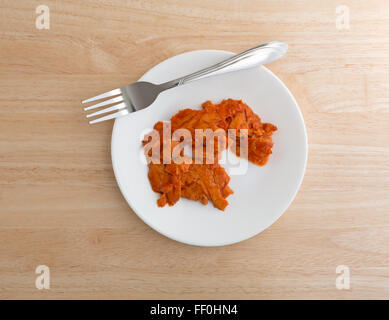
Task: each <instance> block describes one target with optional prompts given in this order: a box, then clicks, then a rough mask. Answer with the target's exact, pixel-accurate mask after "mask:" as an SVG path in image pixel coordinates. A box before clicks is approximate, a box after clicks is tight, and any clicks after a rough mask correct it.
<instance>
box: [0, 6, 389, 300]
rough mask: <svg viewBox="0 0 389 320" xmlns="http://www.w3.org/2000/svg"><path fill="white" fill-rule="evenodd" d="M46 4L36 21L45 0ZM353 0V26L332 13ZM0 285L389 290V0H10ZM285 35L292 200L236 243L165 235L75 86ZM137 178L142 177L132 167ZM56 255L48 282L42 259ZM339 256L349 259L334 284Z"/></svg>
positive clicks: (19, 292)
mask: <svg viewBox="0 0 389 320" xmlns="http://www.w3.org/2000/svg"><path fill="white" fill-rule="evenodd" d="M41 4H44V5H47V6H48V7H49V9H50V29H49V30H38V29H37V28H36V27H35V19H36V17H37V16H38V15H37V14H36V13H35V9H36V7H37V6H38V5H41ZM342 4H343V5H347V6H348V8H349V10H350V11H349V12H350V28H349V29H341V30H339V29H338V28H337V26H336V18H337V15H336V8H337V7H338V6H339V5H342ZM0 6H1V9H0V15H1V19H0V32H1V38H0V298H2V299H11V298H23V299H26V298H29V299H48V298H61V299H62V298H80V299H84V298H99V299H100V298H108V299H110V298H145V299H147V298H153V299H154V298H183V299H187V298H211V299H213V298H220V299H221V298H234V299H235V298H236V299H262V298H265V299H273V298H281V299H288V298H297V299H301V298H308V299H314V298H324V299H330V298H336V299H352V298H357V299H361V298H369V299H370V298H378V299H382V298H386V299H388V298H389V212H388V211H389V210H388V208H389V3H388V2H387V1H384V0H382V1H377V0H370V1H363V0H361V1H357V0H355V1H351V0H345V1H333V0H330V1H319V0H300V1H292V0H290V1H271V0H269V1H253V0H250V1H249V0H242V1H238V0H209V1H184V0H170V1H161V0H155V1H147V0H145V1H140V0H138V1H132V0H106V1H91V0H84V1H76V0H71V1H70V0H67V1H64V0H63V1H54V0H40V1H27V0H17V1H15V0H0ZM270 40H280V41H284V42H287V43H288V44H289V46H290V49H289V52H288V54H287V56H286V57H285V58H283V59H282V60H280V61H277V62H274V63H272V64H271V65H269V68H270V69H271V70H272V71H273V72H274V73H276V74H277V75H278V76H279V77H280V78H281V79H282V80H283V81H284V83H285V84H286V85H287V86H288V87H289V89H290V90H291V92H292V93H293V94H294V96H295V97H296V100H297V101H298V103H299V104H300V107H301V110H302V113H303V115H304V118H305V122H306V126H307V130H308V139H309V160H308V167H307V171H306V175H305V178H304V182H303V185H302V187H301V189H300V192H299V193H298V195H297V197H296V199H295V200H294V202H293V204H292V205H291V206H290V208H289V209H288V210H287V212H286V213H285V214H284V215H283V216H282V217H281V218H280V219H279V220H278V221H277V222H276V223H275V224H274V225H272V226H271V227H270V228H269V229H267V230H266V231H264V232H263V233H261V234H260V235H258V236H256V237H254V238H252V239H250V240H247V241H244V242H242V243H239V244H235V245H231V246H227V247H220V248H201V247H194V246H188V245H184V244H180V243H178V242H175V241H172V240H170V239H167V238H165V237H164V236H162V235H160V234H158V233H157V232H155V231H154V230H152V229H151V228H149V227H148V226H146V225H145V224H144V223H143V222H142V221H141V220H140V219H139V218H138V217H137V216H136V215H135V214H134V213H133V212H132V211H131V209H130V208H129V206H128V205H127V203H126V201H125V200H124V198H123V197H122V195H121V193H120V191H119V189H118V187H117V185H116V182H115V178H114V175H113V171H112V167H111V159H110V138H111V130H112V125H113V122H106V123H102V124H101V125H98V126H89V125H88V123H87V120H86V119H85V117H84V113H83V112H82V107H81V105H80V101H81V100H82V99H84V98H86V97H90V96H94V95H95V94H98V93H100V92H104V91H106V90H108V89H111V88H116V87H118V86H120V85H123V84H125V83H129V82H132V81H135V80H137V79H138V78H139V77H140V76H141V75H142V74H143V73H144V72H146V71H147V70H148V69H149V68H151V67H152V66H154V65H155V64H157V63H159V62H161V61H163V60H164V59H166V58H169V57H171V56H173V55H176V54H179V53H182V52H186V51H190V50H198V49H222V50H230V51H234V52H239V51H242V50H244V49H247V48H250V47H252V46H254V45H256V44H259V43H262V42H266V41H270ZM134 183H136V182H134ZM38 265H47V266H48V267H49V268H50V274H51V282H50V289H49V290H44V289H43V290H38V289H37V288H36V287H35V279H36V277H37V275H36V274H35V268H36V267H37V266H38ZM338 265H346V266H348V267H349V269H350V280H351V282H350V284H351V287H350V289H349V290H338V289H337V288H336V285H335V281H336V277H337V276H338V275H337V274H336V272H335V270H336V267H337V266H338Z"/></svg>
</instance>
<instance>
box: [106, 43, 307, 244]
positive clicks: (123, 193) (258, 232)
mask: <svg viewBox="0 0 389 320" xmlns="http://www.w3.org/2000/svg"><path fill="white" fill-rule="evenodd" d="M196 52H217V53H226V54H228V55H234V54H235V53H233V52H231V51H226V50H215V49H204V50H192V51H186V52H183V53H180V54H177V55H175V56H172V57H170V58H167V59H165V60H163V61H161V62H159V63H157V64H156V65H154V66H153V67H151V68H150V69H149V70H148V71H146V72H145V73H144V74H143V75H142V76H141V77H140V78H139V79H138V80H137V81H142V80H143V79H144V78H145V77H146V76H147V75H148V74H149V73H151V72H152V71H153V70H154V69H156V68H157V67H158V66H159V65H160V64H162V63H166V62H168V61H170V60H173V59H175V58H177V57H179V56H183V55H188V54H193V53H196ZM260 67H261V68H262V69H263V70H264V71H265V72H267V73H268V74H269V75H270V76H272V77H274V79H275V80H277V82H278V83H279V84H280V85H281V86H282V87H283V89H284V90H285V91H286V92H287V93H288V94H289V96H290V97H291V99H292V101H293V102H294V104H295V105H296V106H297V111H298V114H299V117H300V119H301V120H302V121H301V122H302V125H303V129H304V130H303V131H304V137H305V141H304V142H305V146H304V147H305V148H304V149H305V158H304V166H303V170H302V173H301V176H300V178H299V181H298V183H297V187H296V190H295V191H294V193H293V196H292V197H291V198H290V200H289V202H288V203H287V205H286V206H285V208H284V209H283V210H280V214H279V215H278V216H277V217H276V218H275V219H274V220H273V221H272V222H271V223H270V224H268V225H266V226H265V227H264V228H262V229H260V230H258V231H257V232H255V233H254V234H252V235H249V236H248V237H244V238H242V239H240V240H233V241H226V242H223V243H216V244H215V243H198V242H196V241H190V240H189V241H188V240H185V239H180V238H178V237H175V236H174V235H171V234H167V233H165V232H164V231H162V230H161V229H160V228H159V227H157V226H155V225H154V224H153V223H152V222H151V221H149V220H148V219H147V218H146V217H145V216H144V215H142V214H141V213H139V212H138V210H137V209H135V208H134V206H133V204H132V201H131V200H130V199H128V198H127V197H126V195H125V192H124V191H123V190H124V187H123V186H122V185H121V183H120V181H119V179H118V168H116V166H115V156H114V152H113V148H112V145H113V140H114V137H115V132H117V130H116V126H117V119H115V122H114V125H113V127H112V133H111V145H110V148H111V162H112V168H113V172H114V176H115V180H116V183H117V185H118V187H119V190H120V192H121V194H122V196H123V197H124V199H125V200H126V202H127V204H128V205H129V206H130V208H131V209H132V211H134V213H135V214H136V215H137V216H138V218H140V219H141V220H142V221H143V223H145V224H146V225H148V226H149V227H150V228H152V229H154V230H155V231H157V232H158V233H160V234H162V235H163V236H165V237H167V238H169V239H172V240H174V241H177V242H180V243H185V244H188V245H193V246H199V247H222V246H227V245H232V244H235V243H239V242H242V241H245V240H248V239H251V238H253V237H255V236H257V235H258V234H260V233H261V232H263V231H264V230H266V229H268V228H269V227H271V226H272V225H273V224H274V223H275V222H277V220H278V219H279V218H281V216H282V215H283V214H284V213H285V212H286V210H287V209H288V208H289V206H290V205H291V204H292V202H293V201H294V199H295V198H296V196H297V193H298V192H299V191H300V188H301V185H302V182H303V180H304V176H305V173H306V168H307V162H308V151H309V150H308V146H309V145H308V134H307V129H306V126H305V121H304V117H303V114H302V112H301V109H300V106H299V104H298V103H297V101H296V99H295V97H294V96H293V94H292V93H291V92H290V90H289V89H288V87H287V86H286V85H285V84H284V83H283V82H282V81H281V79H280V78H278V77H277V76H276V75H275V74H274V73H273V72H272V71H270V70H269V69H268V68H266V67H265V66H264V65H261V66H260ZM157 99H158V98H157Z"/></svg>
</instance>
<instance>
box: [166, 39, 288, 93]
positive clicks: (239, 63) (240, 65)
mask: <svg viewBox="0 0 389 320" xmlns="http://www.w3.org/2000/svg"><path fill="white" fill-rule="evenodd" d="M287 50H288V45H287V44H286V43H283V42H279V41H272V42H268V43H264V44H261V45H259V46H256V47H254V48H251V49H248V50H246V51H244V52H242V53H238V54H236V55H234V56H232V57H231V58H228V59H226V60H224V61H222V62H219V63H217V64H215V65H213V66H210V67H208V68H205V69H202V70H200V71H197V72H194V73H191V74H189V75H186V76H184V77H181V78H178V79H175V80H172V81H169V82H165V83H163V84H161V86H162V87H163V90H166V89H170V88H173V87H176V86H181V85H184V84H187V83H189V82H192V81H196V80H199V79H203V78H206V77H210V76H214V75H217V74H222V73H227V72H232V71H237V70H242V69H248V68H252V67H255V66H258V65H261V64H265V63H268V62H272V61H274V60H277V59H279V58H281V57H282V56H283V55H284V54H285V53H286V51H287Z"/></svg>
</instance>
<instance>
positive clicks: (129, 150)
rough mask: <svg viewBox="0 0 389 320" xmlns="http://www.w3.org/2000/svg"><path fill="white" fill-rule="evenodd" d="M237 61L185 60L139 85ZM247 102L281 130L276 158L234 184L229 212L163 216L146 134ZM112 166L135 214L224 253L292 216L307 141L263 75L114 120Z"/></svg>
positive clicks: (179, 210)
mask: <svg viewBox="0 0 389 320" xmlns="http://www.w3.org/2000/svg"><path fill="white" fill-rule="evenodd" d="M232 55H233V53H231V52H226V51H217V50H201V51H192V52H187V53H184V54H181V55H178V56H175V57H172V58H170V59H167V60H165V61H163V62H162V63H160V64H158V65H157V66H155V67H154V68H152V69H151V70H149V71H148V72H147V73H146V74H145V75H144V76H143V77H142V78H141V79H140V80H143V81H150V82H153V83H161V82H165V81H168V80H172V79H174V78H178V77H181V76H183V75H186V74H189V73H191V72H194V71H197V70H199V69H201V68H204V67H208V66H210V65H212V64H214V63H217V62H219V61H221V60H223V59H226V58H228V57H230V56H232ZM227 98H233V99H242V100H243V101H244V102H245V103H247V104H248V105H249V106H250V107H251V108H252V109H253V111H254V112H255V113H257V114H258V115H259V117H260V118H261V119H262V121H263V122H270V123H273V124H275V125H276V126H277V127H278V131H276V132H275V133H274V135H273V140H274V147H273V154H272V155H271V156H270V159H269V162H268V163H267V164H266V165H265V166H263V167H259V166H256V165H253V164H251V163H249V165H248V171H247V173H246V174H245V175H234V176H231V181H230V184H229V185H230V187H231V188H232V189H233V190H234V194H232V195H230V196H229V197H228V199H227V200H228V202H229V206H228V207H227V208H226V210H225V211H224V212H222V211H220V210H218V209H216V208H214V207H213V205H212V203H209V204H208V205H206V206H203V205H202V204H201V203H200V202H194V201H191V200H187V199H180V200H179V201H178V203H176V204H175V205H174V206H173V207H169V206H167V205H166V206H165V207H164V208H159V207H158V206H157V203H156V201H157V199H158V198H159V195H158V194H157V193H154V192H153V191H152V189H151V186H150V183H149V180H148V177H147V172H148V168H147V165H146V164H145V163H144V162H142V160H141V158H142V156H141V155H143V152H142V145H141V143H140V140H141V138H142V137H143V135H144V133H146V132H147V131H149V130H151V129H152V127H153V125H154V124H155V123H156V122H157V121H160V120H169V119H170V118H171V117H172V116H173V115H174V114H175V113H177V112H178V111H179V110H181V109H184V108H192V109H200V108H201V104H202V103H203V102H204V101H206V100H211V101H213V102H214V103H219V102H220V101H221V100H223V99H227ZM111 148H112V149H111V150H112V164H113V169H114V172H115V176H116V180H117V182H118V185H119V187H120V190H121V192H122V193H123V196H124V198H125V199H126V200H127V202H128V204H129V205H130V206H131V208H132V209H133V210H134V212H135V213H136V214H137V215H138V216H139V217H140V218H141V219H142V220H143V221H144V222H145V223H147V224H148V225H149V226H150V227H152V228H153V229H155V230H156V231H158V232H160V233H162V234H163V235H165V236H167V237H169V238H171V239H174V240H177V241H181V242H184V243H188V244H192V245H199V246H221V245H227V244H232V243H236V242H239V241H242V240H245V239H248V238H250V237H252V236H254V235H256V234H258V233H260V232H261V231H263V230H265V229H266V228H268V227H269V226H270V225H271V224H272V223H274V222H275V221H276V220H277V219H278V218H279V217H280V216H281V215H282V214H283V212H284V211H285V210H286V209H287V208H288V206H289V205H290V203H291V202H292V200H293V198H294V197H295V195H296V193H297V191H298V189H299V187H300V184H301V182H302V179H303V176H304V171H305V166H306V161H307V135H306V131H305V125H304V120H303V118H302V115H301V112H300V109H299V107H298V105H297V103H296V101H295V99H294V98H293V96H292V95H291V93H290V92H289V90H288V89H287V88H286V87H285V85H284V84H283V83H282V82H281V80H279V79H278V78H277V77H276V76H275V75H274V74H273V73H271V72H270V71H269V70H268V69H266V68H265V67H258V68H254V69H248V70H242V71H237V72H232V73H228V74H223V75H219V76H214V77H210V78H207V79H203V80H200V81H197V82H193V83H189V84H187V85H184V86H182V87H177V88H174V89H171V90H168V91H165V92H163V93H162V94H161V95H160V96H159V97H158V98H157V100H156V101H155V102H154V103H153V104H152V105H151V106H150V107H149V108H146V109H144V110H142V111H138V112H135V113H132V114H130V115H128V116H126V117H122V118H118V119H116V120H115V125H114V128H113V132H112V144H111Z"/></svg>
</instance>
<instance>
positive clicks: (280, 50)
mask: <svg viewBox="0 0 389 320" xmlns="http://www.w3.org/2000/svg"><path fill="white" fill-rule="evenodd" d="M287 50H288V45H287V44H285V43H282V42H279V41H272V42H269V43H264V44H261V45H259V46H257V47H254V48H251V49H249V50H246V51H244V52H242V53H239V54H237V55H234V56H232V57H231V58H229V59H226V60H224V61H221V62H219V63H217V64H215V65H213V66H211V67H208V68H205V69H202V70H200V71H197V72H194V73H191V74H189V75H186V76H184V77H181V78H178V79H175V80H172V81H168V82H165V83H161V84H153V83H150V82H145V81H139V82H134V83H132V84H129V85H127V86H124V87H122V88H118V89H114V90H111V91H108V92H106V93H103V94H100V95H98V96H96V97H93V98H90V99H87V100H84V101H82V103H89V102H92V101H96V100H101V99H107V98H110V99H107V100H104V101H102V102H100V103H97V104H94V105H91V106H89V107H86V108H85V109H84V110H85V111H88V110H92V109H96V108H100V107H103V106H108V105H112V106H109V107H108V108H105V109H102V110H99V111H96V112H93V113H90V114H88V115H87V116H86V117H87V118H89V117H94V116H97V115H102V114H105V113H108V112H113V111H117V110H118V111H117V112H115V113H110V114H108V115H106V116H103V117H101V118H97V119H95V120H92V121H90V122H89V123H91V124H92V123H97V122H101V121H104V120H109V119H114V118H117V117H119V116H124V115H127V114H129V113H131V112H134V111H138V110H142V109H144V108H147V107H148V106H150V105H151V104H152V103H153V102H154V101H155V99H156V98H157V97H158V95H159V94H160V93H161V92H162V91H165V90H168V89H171V88H174V87H177V86H181V85H184V84H186V83H189V82H192V81H196V80H199V79H202V78H205V77H209V76H213V75H216V74H221V73H226V72H231V71H236V70H240V69H248V68H252V67H254V66H257V65H261V64H265V63H268V62H271V61H274V60H277V59H279V58H281V57H282V56H283V55H284V54H285V53H286V51H287Z"/></svg>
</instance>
